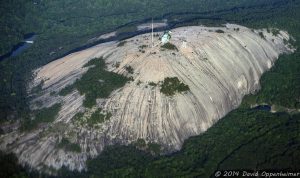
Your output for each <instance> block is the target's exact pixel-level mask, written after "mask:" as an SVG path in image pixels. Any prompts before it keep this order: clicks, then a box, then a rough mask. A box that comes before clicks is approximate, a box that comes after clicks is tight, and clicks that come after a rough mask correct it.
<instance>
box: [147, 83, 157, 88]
mask: <svg viewBox="0 0 300 178" xmlns="http://www.w3.org/2000/svg"><path fill="white" fill-rule="evenodd" d="M149 85H150V86H152V87H155V86H157V83H155V82H149Z"/></svg>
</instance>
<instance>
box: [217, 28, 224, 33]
mask: <svg viewBox="0 0 300 178" xmlns="http://www.w3.org/2000/svg"><path fill="white" fill-rule="evenodd" d="M215 32H216V33H225V32H224V31H223V30H221V29H218V30H216V31H215Z"/></svg>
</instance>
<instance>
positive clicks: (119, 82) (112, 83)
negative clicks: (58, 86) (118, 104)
mask: <svg viewBox="0 0 300 178" xmlns="http://www.w3.org/2000/svg"><path fill="white" fill-rule="evenodd" d="M84 67H90V69H89V70H88V71H87V72H86V73H85V74H83V75H82V77H81V78H80V79H78V80H77V81H76V82H75V83H74V84H72V85H70V86H67V87H66V88H65V89H63V90H62V91H61V92H60V94H62V95H66V94H68V93H70V92H71V91H72V90H73V89H75V88H76V89H77V90H78V91H79V92H80V94H81V95H85V100H84V101H83V106H85V107H87V108H91V107H93V106H94V105H96V99H97V98H106V97H108V96H109V95H110V93H111V92H112V91H113V90H115V89H118V88H120V87H122V86H124V85H125V83H126V82H127V81H129V78H127V77H125V76H122V75H119V74H116V73H114V72H109V71H107V70H105V69H106V65H105V61H104V59H103V58H95V59H92V60H90V61H89V62H88V63H87V64H86V65H84ZM101 81H102V82H101Z"/></svg>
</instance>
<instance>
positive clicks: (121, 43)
mask: <svg viewBox="0 0 300 178" xmlns="http://www.w3.org/2000/svg"><path fill="white" fill-rule="evenodd" d="M126 43H127V41H121V42H119V43H118V45H117V47H121V46H124V45H125V44H126Z"/></svg>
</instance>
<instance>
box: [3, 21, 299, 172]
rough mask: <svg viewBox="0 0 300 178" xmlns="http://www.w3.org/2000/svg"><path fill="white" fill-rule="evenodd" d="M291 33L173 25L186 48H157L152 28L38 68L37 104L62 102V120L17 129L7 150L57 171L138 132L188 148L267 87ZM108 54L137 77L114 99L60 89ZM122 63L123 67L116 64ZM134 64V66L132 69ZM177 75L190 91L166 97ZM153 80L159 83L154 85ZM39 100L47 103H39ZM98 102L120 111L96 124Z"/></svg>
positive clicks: (167, 147) (112, 66) (6, 138)
mask: <svg viewBox="0 0 300 178" xmlns="http://www.w3.org/2000/svg"><path fill="white" fill-rule="evenodd" d="M288 40H289V35H288V33H287V32H284V31H280V32H279V33H278V34H277V35H273V34H272V33H271V32H268V31H267V30H265V29H263V30H251V29H248V28H246V27H242V26H238V25H232V24H227V25H226V27H218V28H213V27H202V26H193V27H181V28H177V29H173V30H172V38H171V43H172V44H174V45H175V46H176V47H177V49H178V50H168V49H163V48H161V45H160V43H159V39H158V37H155V40H154V46H153V47H152V44H151V34H144V35H140V36H136V37H134V38H131V39H127V40H126V41H127V42H126V43H125V44H124V45H123V46H118V42H111V43H104V44H100V45H97V46H94V47H92V48H89V49H86V50H83V51H80V52H76V53H74V54H70V55H68V56H66V57H64V58H61V59H58V60H56V61H54V62H51V63H49V64H48V65H46V66H43V67H41V68H40V69H37V70H36V71H35V75H36V77H35V79H34V81H32V83H30V87H28V91H30V90H31V89H32V88H33V87H35V86H38V84H39V83H40V82H41V81H44V82H43V83H44V84H43V86H42V88H43V90H42V92H41V93H40V94H39V95H33V98H34V99H33V100H32V105H31V107H32V109H38V108H43V107H49V106H51V105H53V104H54V103H57V102H60V103H62V109H61V111H60V112H59V114H58V116H57V118H56V120H55V121H54V122H53V123H50V124H48V125H46V126H43V127H41V128H40V129H37V130H34V131H31V132H30V133H21V132H19V131H13V132H11V133H8V134H6V135H3V136H1V145H0V148H1V150H6V151H12V152H14V153H16V154H17V155H18V156H19V159H20V162H21V163H23V164H28V165H30V166H32V167H34V168H36V169H43V170H46V171H49V172H51V169H52V168H55V169H58V168H60V167H62V166H63V165H65V166H67V167H69V168H70V169H71V170H74V169H77V170H82V169H84V168H85V161H86V160H87V159H88V158H93V157H95V156H97V155H98V154H99V153H100V152H101V151H102V150H103V148H104V147H105V146H106V145H110V144H116V143H119V144H129V143H131V142H133V141H136V140H137V139H138V138H142V139H144V140H146V142H155V143H159V144H160V145H162V147H163V149H162V152H163V153H168V152H171V151H176V150H178V149H180V148H181V146H182V143H183V142H184V140H185V139H187V138H188V137H190V136H193V135H198V134H200V133H202V132H205V131H206V130H207V129H208V128H209V127H211V126H212V125H213V124H214V123H215V122H217V121H218V120H219V119H220V118H222V117H223V116H225V115H226V114H227V113H228V112H229V111H231V110H233V109H234V108H237V107H238V105H239V104H240V103H241V101H242V98H243V96H245V95H246V94H249V93H253V92H255V91H257V90H258V89H259V87H260V86H259V79H260V77H261V75H262V74H263V73H264V72H265V71H267V70H269V69H270V68H271V67H272V66H273V65H274V62H275V61H276V59H277V58H278V56H279V55H280V54H281V53H285V52H292V51H293V49H290V48H289V47H288V44H286V41H288ZM102 56H103V57H104V58H105V60H106V63H107V70H109V71H113V72H116V73H119V74H123V75H126V76H131V77H133V81H130V82H128V83H127V84H126V85H125V86H124V87H123V88H121V89H118V90H116V91H114V92H113V93H112V94H111V95H110V96H109V98H107V99H98V104H97V106H95V107H94V108H92V109H87V108H84V107H83V106H82V102H83V100H84V95H83V96H81V95H80V94H79V92H78V91H73V92H72V93H70V94H69V95H67V96H59V95H57V94H53V93H58V92H59V91H60V90H61V89H63V88H64V87H66V86H67V85H70V84H72V83H73V82H75V80H76V79H77V78H80V77H81V75H82V74H83V73H84V72H86V71H87V70H88V68H84V67H83V66H84V64H86V63H87V62H88V61H89V60H90V59H92V58H95V57H102ZM116 64H118V65H116ZM126 66H131V67H132V68H133V71H134V72H133V74H130V73H128V71H127V70H126ZM166 77H177V78H178V79H179V80H180V81H182V82H183V83H185V84H186V85H188V86H189V88H190V90H189V91H186V92H183V93H177V94H175V95H174V96H166V95H164V94H163V93H161V92H160V85H159V83H160V82H161V81H163V80H164V79H165V78H166ZM150 82H153V83H156V84H158V85H149V83H150ZM37 103H39V104H37ZM98 108H101V109H102V110H103V111H107V112H110V113H111V114H112V116H111V118H110V119H109V120H106V121H105V122H103V123H101V124H98V125H97V126H95V127H92V128H91V127H89V126H88V125H86V124H83V123H82V122H79V121H77V120H76V119H74V118H76V117H74V116H75V114H76V113H78V112H80V111H84V112H85V113H84V115H83V116H82V117H83V119H84V120H88V119H89V117H90V115H91V114H92V113H93V112H95V111H96V110H97V109H98ZM62 138H68V139H69V140H70V142H72V143H76V144H79V145H80V148H81V152H70V151H67V150H64V149H61V148H58V147H57V144H58V143H59V142H60V140H61V139H62Z"/></svg>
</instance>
